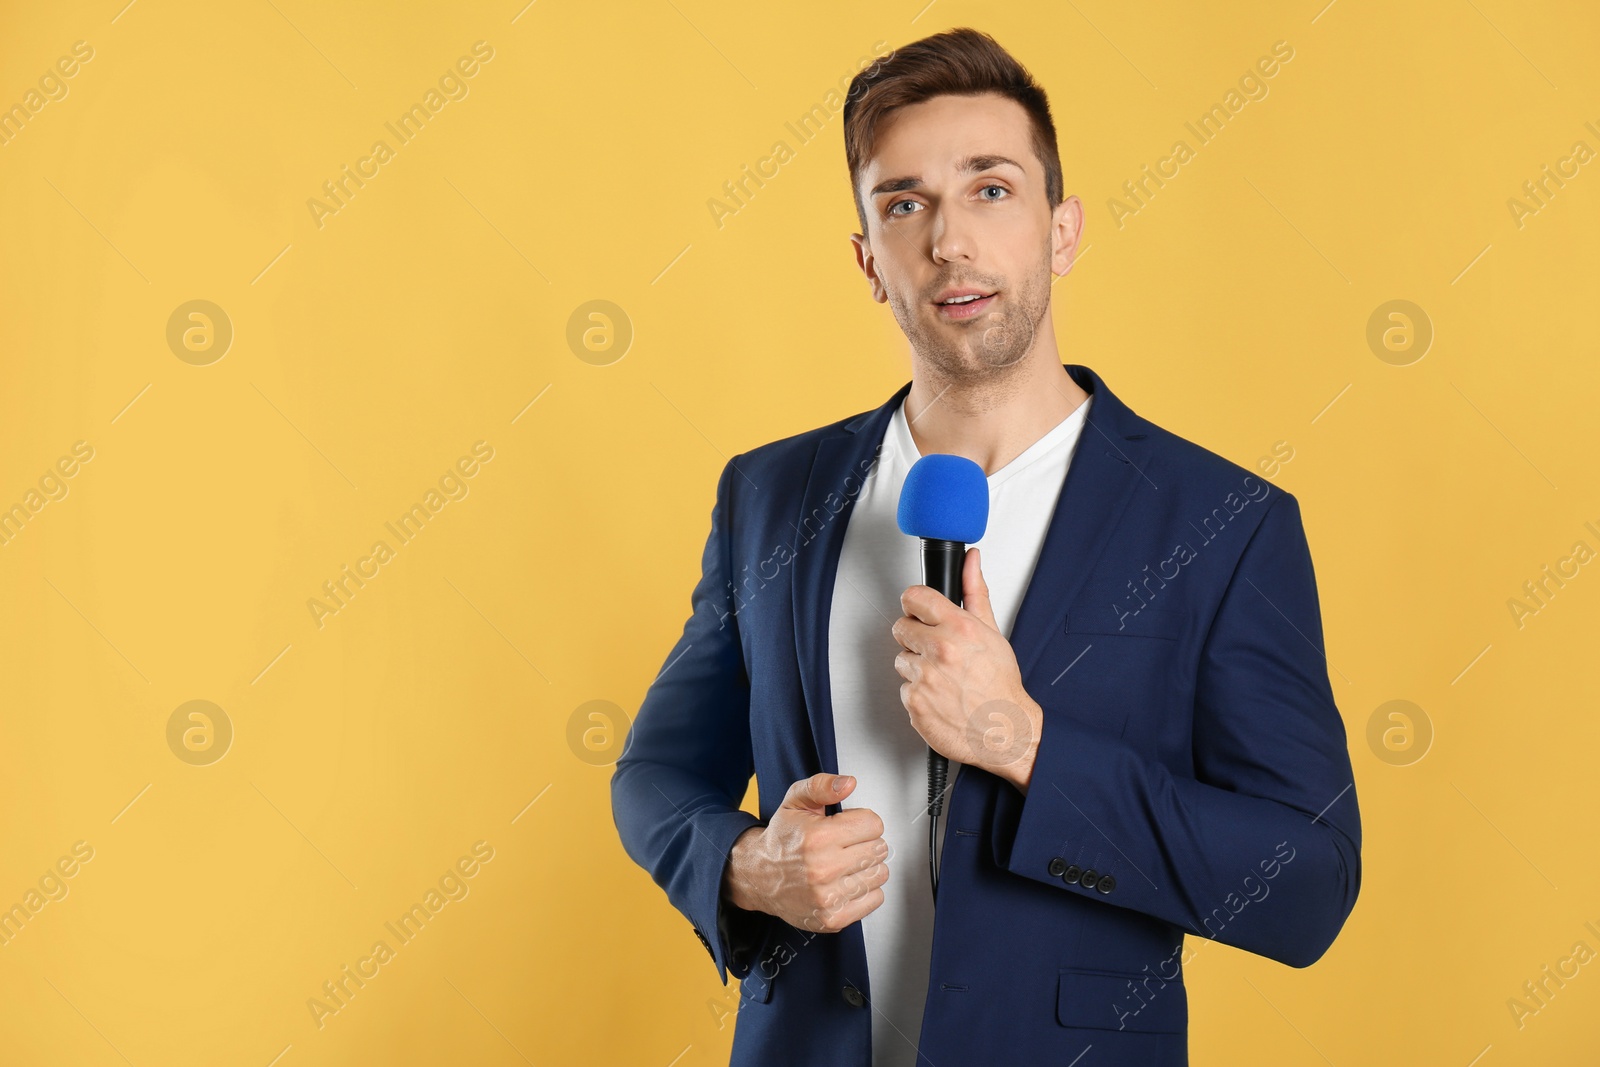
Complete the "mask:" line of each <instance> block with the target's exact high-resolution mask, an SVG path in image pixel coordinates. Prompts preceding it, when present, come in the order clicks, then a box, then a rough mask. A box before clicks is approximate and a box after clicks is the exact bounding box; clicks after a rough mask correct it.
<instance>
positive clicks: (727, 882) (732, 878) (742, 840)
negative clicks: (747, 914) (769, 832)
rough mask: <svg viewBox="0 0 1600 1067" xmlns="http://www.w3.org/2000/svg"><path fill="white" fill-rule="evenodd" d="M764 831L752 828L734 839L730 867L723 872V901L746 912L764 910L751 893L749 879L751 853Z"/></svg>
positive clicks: (758, 827)
mask: <svg viewBox="0 0 1600 1067" xmlns="http://www.w3.org/2000/svg"><path fill="white" fill-rule="evenodd" d="M763 830H765V827H762V826H752V827H750V828H749V829H747V830H745V831H744V832H743V833H742V834H740V835H739V836H738V837H736V838H734V841H733V847H732V848H730V849H729V850H728V865H727V867H726V868H724V870H723V872H722V899H723V900H725V901H727V902H728V903H729V904H732V905H733V906H734V907H736V908H743V909H744V910H745V911H762V910H764V909H763V908H762V907H761V906H760V902H759V901H757V900H756V898H755V894H754V893H752V892H751V889H750V884H749V882H750V880H749V878H748V874H749V871H750V866H751V858H752V857H751V852H752V850H753V849H754V847H755V843H756V841H757V840H759V839H760V837H761V833H762V831H763Z"/></svg>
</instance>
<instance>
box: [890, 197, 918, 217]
mask: <svg viewBox="0 0 1600 1067" xmlns="http://www.w3.org/2000/svg"><path fill="white" fill-rule="evenodd" d="M916 206H917V202H916V201H915V200H898V201H896V202H895V203H893V204H890V205H889V214H891V215H910V214H912V212H910V211H896V210H895V208H901V207H916Z"/></svg>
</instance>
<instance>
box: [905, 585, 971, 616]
mask: <svg viewBox="0 0 1600 1067" xmlns="http://www.w3.org/2000/svg"><path fill="white" fill-rule="evenodd" d="M900 610H901V611H903V612H905V613H906V614H907V615H909V616H911V617H912V618H913V619H920V620H922V621H923V622H925V623H927V624H928V625H929V626H937V625H939V623H940V622H942V621H943V620H944V619H946V618H948V617H949V616H950V614H951V613H952V612H956V611H960V610H961V609H960V608H958V607H956V606H955V605H954V604H952V603H950V598H949V597H947V596H945V595H944V594H943V593H941V592H939V590H937V589H935V588H934V587H933V586H931V585H913V586H908V587H907V588H906V591H905V592H903V593H901V594H900Z"/></svg>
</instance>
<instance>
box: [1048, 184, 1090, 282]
mask: <svg viewBox="0 0 1600 1067" xmlns="http://www.w3.org/2000/svg"><path fill="white" fill-rule="evenodd" d="M1082 236H1083V202H1082V201H1081V200H1079V199H1078V198H1077V197H1076V196H1069V197H1067V198H1066V199H1065V200H1063V201H1061V203H1059V204H1057V205H1056V209H1055V210H1054V211H1052V212H1051V213H1050V249H1051V254H1050V271H1051V273H1052V274H1055V275H1056V276H1058V277H1060V276H1062V275H1065V274H1067V273H1068V272H1070V271H1071V270H1072V264H1073V262H1074V261H1075V260H1076V259H1077V258H1078V244H1079V240H1080V238H1081V237H1082Z"/></svg>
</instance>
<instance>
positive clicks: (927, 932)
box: [828, 397, 1093, 1067]
mask: <svg viewBox="0 0 1600 1067" xmlns="http://www.w3.org/2000/svg"><path fill="white" fill-rule="evenodd" d="M1092 401H1093V398H1092V397H1090V398H1088V399H1086V400H1085V401H1084V402H1083V403H1081V404H1079V405H1078V407H1077V410H1075V411H1073V413H1072V414H1071V415H1068V416H1067V417H1066V418H1065V419H1063V420H1062V421H1061V422H1059V423H1057V424H1056V426H1055V427H1054V428H1052V429H1051V430H1050V431H1049V432H1048V433H1046V434H1045V435H1044V436H1043V437H1041V438H1039V440H1037V441H1035V442H1034V443H1033V444H1032V445H1030V446H1029V447H1028V448H1027V450H1026V451H1024V452H1023V453H1022V454H1021V455H1019V456H1017V457H1016V458H1015V459H1013V460H1012V461H1011V462H1010V463H1008V464H1006V465H1005V466H1004V467H1002V468H1001V469H1000V470H998V471H995V472H994V473H993V474H991V475H989V522H988V526H987V528H986V529H985V531H984V535H983V539H982V540H981V541H977V542H974V544H975V545H976V546H977V547H978V548H980V549H982V550H983V551H982V556H983V576H984V580H985V581H986V582H987V583H988V586H989V596H990V601H991V603H992V605H993V607H994V615H995V623H996V625H998V626H999V628H1000V632H1001V633H1003V634H1005V635H1007V637H1009V636H1010V634H1011V627H1012V624H1013V623H1014V622H1015V621H1016V617H1017V609H1018V608H1019V607H1020V606H1021V604H1022V596H1023V593H1024V592H1026V590H1027V587H1028V582H1029V580H1030V579H1031V578H1032V576H1033V568H1034V564H1035V563H1036V562H1037V560H1038V558H1039V549H1040V546H1041V545H1042V544H1043V542H1044V535H1045V531H1046V529H1047V528H1048V527H1049V524H1050V518H1051V516H1052V515H1053V514H1054V512H1055V506H1056V501H1057V500H1058V499H1059V497H1060V495H1061V484H1062V481H1063V480H1064V479H1065V478H1066V475H1067V468H1068V465H1069V464H1070V463H1071V462H1072V455H1073V452H1074V451H1075V449H1076V446H1077V442H1078V436H1079V433H1080V432H1081V430H1082V428H1083V423H1084V419H1085V418H1086V417H1087V415H1088V410H1089V404H1090V403H1092ZM920 458H921V453H920V452H918V451H917V446H916V442H915V441H914V440H913V439H912V437H911V430H910V427H909V426H908V425H907V422H906V415H905V404H904V402H903V401H902V402H901V405H900V407H898V408H896V409H895V412H894V415H893V417H892V418H891V419H890V421H889V426H888V429H887V430H886V431H885V432H884V438H883V449H882V451H881V453H880V454H879V460H878V465H877V466H876V467H875V468H874V469H873V471H872V473H871V474H869V475H868V477H867V480H866V482H865V483H864V485H863V486H862V489H861V495H860V497H859V498H858V499H857V500H856V503H855V506H854V510H853V511H852V512H851V516H850V521H849V523H848V524H847V525H846V527H845V537H844V545H843V547H842V548H841V550H840V554H839V570H838V575H837V577H836V578H835V579H834V588H833V605H832V610H831V611H830V614H829V619H828V676H829V684H830V690H831V695H832V701H833V729H834V737H835V740H836V746H837V749H838V755H839V773H840V774H851V775H854V776H855V778H856V788H855V792H853V793H851V794H850V796H849V798H847V799H846V800H845V802H844V805H843V806H844V807H845V808H870V809H871V810H873V811H875V812H877V813H878V816H879V818H881V819H882V820H883V824H884V840H885V841H887V842H888V845H889V881H888V882H887V883H885V885H884V887H883V891H884V901H883V904H882V905H881V906H880V907H878V908H877V910H875V911H873V912H872V913H871V914H869V915H867V916H866V917H865V918H864V919H863V920H862V933H863V935H864V936H865V939H866V947H867V968H868V974H869V983H868V984H869V986H870V989H871V993H872V1003H871V1010H872V1063H873V1067H898V1065H900V1064H905V1065H908V1067H912V1065H915V1064H916V1062H917V1048H916V1043H917V1038H918V1035H919V1033H920V1032H921V1028H922V1011H923V1004H924V1002H925V999H926V996H927V991H928V978H929V974H928V972H929V959H930V957H931V955H932V949H933V891H932V887H931V886H930V884H929V878H928V814H927V805H928V746H927V742H925V741H923V739H922V737H921V735H919V734H918V733H917V732H916V730H914V729H913V728H912V726H911V720H910V717H909V715H908V714H907V712H906V710H905V706H904V705H903V704H901V702H900V685H901V683H902V682H903V681H904V679H902V678H901V677H900V675H899V673H898V672H897V671H896V670H895V669H894V658H895V654H896V653H897V652H899V651H900V646H899V644H898V643H897V642H896V641H895V639H894V636H893V635H892V634H891V633H890V630H889V628H890V627H891V626H892V625H893V624H894V621H895V620H896V619H898V618H900V617H901V615H902V614H904V613H903V612H902V611H901V609H900V594H901V593H903V592H905V590H906V588H907V587H908V586H912V585H920V584H922V551H921V541H920V540H919V539H917V538H915V537H910V536H907V535H906V534H903V533H901V532H900V528H899V525H898V524H897V522H896V514H897V511H898V509H899V504H900V488H901V486H902V485H903V484H904V482H905V478H906V474H907V472H908V471H910V469H911V465H912V464H913V463H915V462H916V461H917V460H918V459H920ZM961 766H962V765H961V764H960V763H958V762H957V761H955V760H951V761H950V776H949V779H948V781H949V783H950V789H953V788H954V783H955V781H956V777H957V775H958V774H959V773H960V769H961ZM948 796H949V793H948V792H947V793H946V797H947V798H948ZM939 823H940V825H939V832H940V838H941V840H940V841H939V848H940V850H941V852H942V850H943V847H944V842H943V836H944V833H945V832H946V831H947V829H948V827H949V803H948V799H947V800H946V806H945V814H944V815H942V816H941V817H940V820H939ZM941 869H942V868H941Z"/></svg>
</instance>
